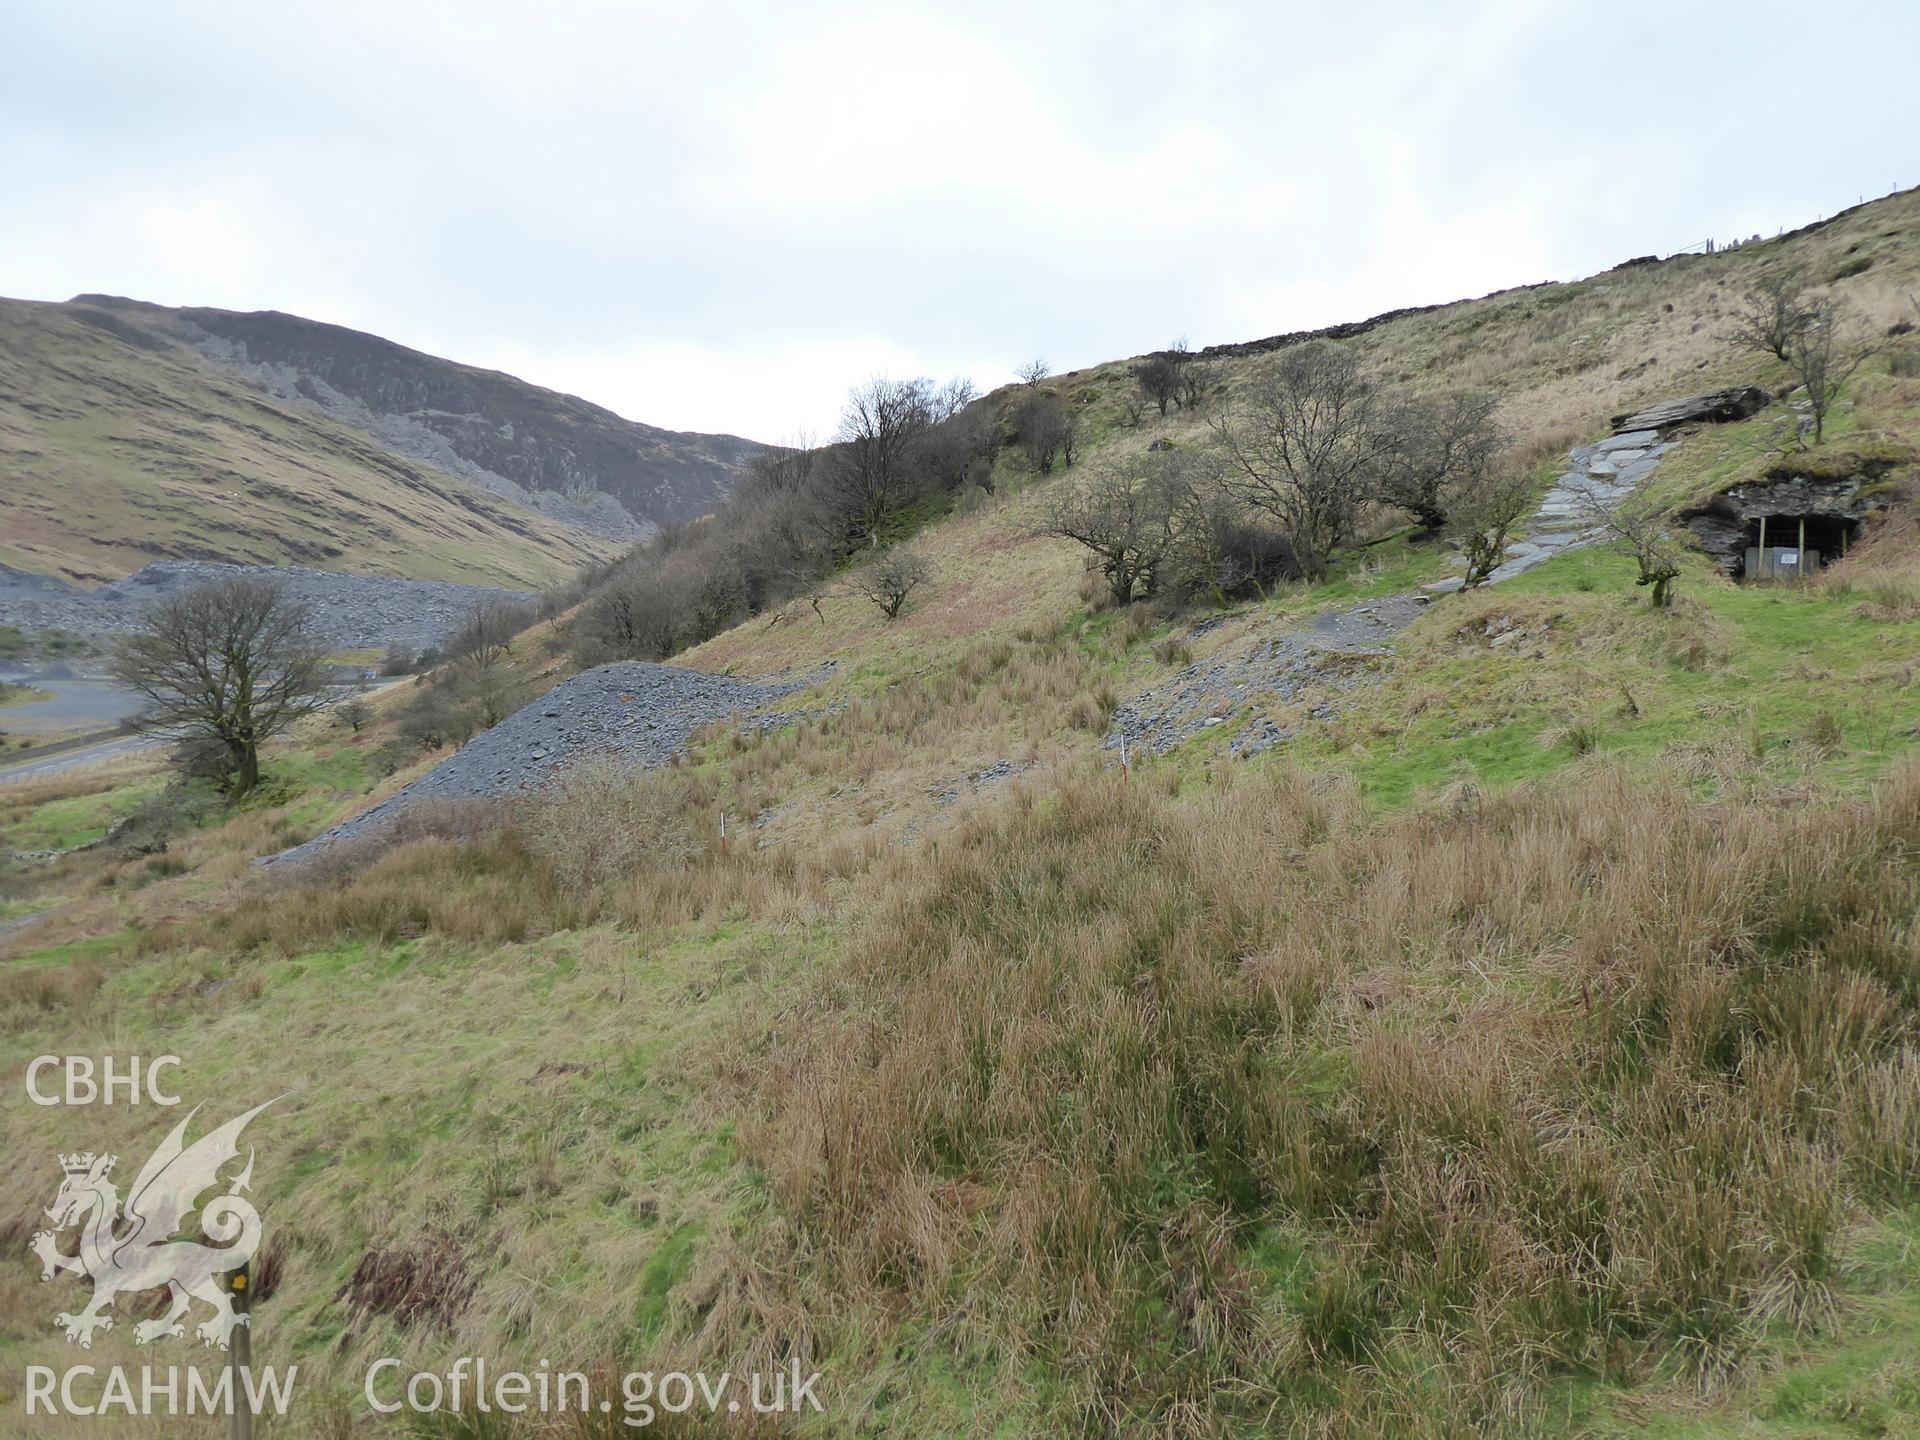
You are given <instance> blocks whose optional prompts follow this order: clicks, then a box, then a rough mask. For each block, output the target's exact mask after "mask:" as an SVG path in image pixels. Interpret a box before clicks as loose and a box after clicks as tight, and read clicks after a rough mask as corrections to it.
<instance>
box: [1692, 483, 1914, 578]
mask: <svg viewBox="0 0 1920 1440" xmlns="http://www.w3.org/2000/svg"><path fill="white" fill-rule="evenodd" d="M1886 504H1887V492H1886V491H1885V490H1884V489H1883V488H1881V487H1880V486H1879V485H1877V484H1876V483H1875V482H1874V480H1873V477H1871V476H1870V475H1865V474H1861V475H1852V476H1848V477H1845V478H1838V479H1836V478H1832V477H1826V476H1817V475H1795V474H1792V473H1786V474H1777V475H1772V476H1769V477H1768V478H1766V479H1763V480H1756V481H1754V482H1752V483H1750V484H1746V485H1735V486H1732V487H1730V488H1729V489H1726V490H1723V491H1721V492H1720V493H1719V494H1718V495H1715V496H1714V497H1713V498H1712V499H1711V500H1709V501H1707V502H1706V503H1705V504H1704V505H1699V506H1696V507H1694V508H1693V509H1690V510H1686V511H1683V512H1681V515H1680V519H1681V521H1682V522H1683V523H1684V524H1685V525H1686V527H1687V529H1688V530H1690V531H1691V532H1692V533H1693V536H1694V538H1695V539H1696V540H1698V541H1699V542H1700V548H1701V549H1702V550H1705V551H1706V552H1707V553H1708V554H1709V555H1711V556H1712V557H1713V559H1714V563H1715V564H1717V565H1718V566H1719V567H1720V568H1721V569H1722V570H1724V571H1726V572H1727V574H1729V575H1739V574H1741V573H1742V572H1743V570H1744V568H1745V565H1746V555H1747V547H1748V546H1749V545H1750V544H1753V543H1754V540H1753V535H1754V529H1755V526H1756V523H1757V522H1758V521H1759V519H1760V517H1761V516H1763V515H1771V516H1805V517H1807V518H1809V519H1812V518H1816V517H1818V518H1822V519H1829V520H1838V521H1841V522H1843V523H1844V524H1845V525H1846V526H1847V527H1848V531H1849V533H1851V532H1852V531H1854V530H1857V528H1858V526H1859V524H1860V522H1862V521H1863V520H1865V519H1866V517H1867V516H1868V515H1870V514H1872V513H1873V512H1874V511H1875V510H1883V509H1885V508H1886ZM1776 539H1777V541H1778V542H1779V543H1783V544H1790V543H1792V540H1791V533H1790V532H1789V533H1788V534H1784V535H1780V536H1777V537H1776ZM1770 543H1772V542H1770Z"/></svg>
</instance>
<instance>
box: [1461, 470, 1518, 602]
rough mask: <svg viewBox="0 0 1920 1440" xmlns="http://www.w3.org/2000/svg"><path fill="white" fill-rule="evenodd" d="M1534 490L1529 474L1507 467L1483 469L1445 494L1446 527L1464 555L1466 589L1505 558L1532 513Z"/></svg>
mask: <svg viewBox="0 0 1920 1440" xmlns="http://www.w3.org/2000/svg"><path fill="white" fill-rule="evenodd" d="M1536 488H1537V487H1536V486H1535V484H1534V481H1533V477H1532V475H1531V474H1529V473H1528V472H1527V471H1525V470H1522V469H1519V468H1518V467H1516V466H1512V465H1508V466H1498V467H1493V468H1489V469H1486V470H1484V471H1482V472H1481V473H1480V474H1478V475H1476V476H1474V477H1473V478H1471V479H1469V480H1466V481H1463V482H1461V483H1460V484H1458V485H1457V486H1455V487H1453V489H1452V490H1451V491H1450V492H1449V494H1448V498H1447V512H1448V525H1449V528H1450V529H1451V531H1452V533H1453V537H1454V539H1455V541H1456V542H1458V544H1459V546H1460V549H1461V551H1462V552H1463V553H1464V554H1465V555H1466V558H1467V573H1466V581H1467V585H1468V587H1469V588H1471V587H1473V586H1475V585H1478V584H1479V583H1480V582H1481V581H1483V580H1485V579H1486V578H1487V576H1488V575H1490V574H1492V573H1493V571H1494V570H1495V569H1497V568H1498V567H1499V565H1500V563H1501V562H1502V561H1503V560H1504V559H1505V558H1506V553H1507V546H1508V544H1509V543H1510V542H1511V541H1512V539H1513V535H1514V531H1515V530H1516V528H1517V527H1518V526H1519V524H1520V522H1521V521H1522V520H1524V519H1525V518H1526V517H1527V516H1528V515H1529V514H1531V513H1532V511H1533V495H1534V491H1535V489H1536Z"/></svg>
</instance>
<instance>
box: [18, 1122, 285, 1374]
mask: <svg viewBox="0 0 1920 1440" xmlns="http://www.w3.org/2000/svg"><path fill="white" fill-rule="evenodd" d="M275 1098H276V1099H277V1098H280V1097H275ZM273 1103H274V1102H273V1101H272V1100H269V1101H267V1104H266V1105H256V1106H255V1107H254V1108H253V1109H251V1110H249V1111H247V1113H246V1114H244V1115H242V1116H240V1117H239V1118H238V1119H236V1120H229V1121H228V1122H227V1123H226V1124H225V1125H222V1126H221V1127H220V1128H219V1129H218V1130H214V1131H210V1132H209V1133H207V1134H206V1135H203V1136H201V1137H200V1138H199V1139H198V1140H196V1141H194V1142H193V1144H191V1145H187V1144H185V1143H183V1142H184V1140H185V1137H186V1133H187V1125H188V1123H189V1122H190V1121H191V1120H192V1119H193V1117H194V1116H195V1115H198V1114H199V1113H200V1107H199V1106H197V1105H196V1106H195V1107H194V1108H193V1110H192V1111H191V1112H190V1113H189V1114H188V1115H187V1118H186V1119H185V1120H182V1121H181V1122H180V1123H179V1124H178V1125H176V1126H174V1128H173V1133H172V1134H171V1135H169V1136H167V1138H166V1139H165V1140H163V1141H161V1142H160V1148H159V1149H158V1150H155V1151H154V1152H153V1156H152V1158H151V1159H149V1160H148V1161H147V1163H146V1164H145V1165H144V1166H142V1167H141V1170H140V1174H139V1177H138V1178H137V1179H135V1180H134V1182H133V1188H132V1190H130V1191H129V1192H128V1194H127V1201H126V1205H125V1206H124V1207H122V1205H121V1203H120V1192H119V1190H118V1189H117V1188H116V1187H115V1186H114V1184H113V1182H112V1181H110V1180H109V1179H108V1178H107V1176H108V1175H109V1173H111V1171H112V1170H113V1166H114V1162H115V1160H117V1159H118V1158H119V1157H117V1156H114V1155H95V1154H94V1153H93V1152H92V1151H90V1150H89V1151H88V1152H87V1153H85V1154H84V1155H62V1156H61V1157H60V1168H61V1169H62V1170H64V1171H65V1172H66V1177H67V1178H66V1179H65V1180H63V1181H62V1182H61V1184H60V1191H59V1193H58V1194H57V1195H55V1196H54V1197H53V1204H52V1205H50V1206H49V1207H47V1211H46V1215H47V1218H48V1219H49V1220H51V1221H53V1224H54V1228H53V1229H52V1230H42V1231H39V1232H38V1233H37V1234H35V1235H34V1237H33V1239H32V1240H31V1241H29V1242H28V1248H29V1249H31V1250H32V1251H33V1252H34V1253H35V1254H36V1255H38V1256H39V1257H40V1264H41V1267H42V1268H41V1272H40V1278H41V1279H42V1280H51V1279H53V1277H54V1276H55V1275H56V1274H58V1273H60V1272H61V1271H63V1270H71V1271H74V1272H76V1273H78V1274H80V1275H82V1276H85V1277H88V1278H90V1279H91V1280H92V1281H93V1300H92V1302H91V1303H90V1304H88V1306H87V1307H86V1308H85V1309H84V1310H82V1311H81V1312H80V1313H79V1314H77V1315H69V1314H66V1313H64V1312H63V1313H61V1314H60V1315H58V1316H56V1317H55V1323H56V1324H57V1325H59V1326H60V1328H61V1329H63V1330H64V1331H66V1334H67V1340H68V1341H69V1342H73V1341H76V1340H77V1341H79V1343H80V1345H81V1347H82V1348H83V1349H88V1350H91V1349H92V1348H93V1332H94V1331H96V1330H111V1329H112V1328H113V1316H112V1315H111V1314H109V1313H108V1312H109V1311H110V1310H111V1309H112V1307H113V1302H114V1298H115V1297H116V1296H118V1295H124V1294H135V1293H138V1292H139V1291H142V1290H158V1289H159V1288H160V1287H162V1286H165V1287H166V1289H167V1291H168V1293H169V1294H170V1296H171V1298H172V1301H173V1307H172V1309H170V1310H169V1311H168V1312H167V1313H166V1315H165V1316H164V1317H163V1318H161V1319H159V1320H144V1321H142V1322H141V1323H140V1324H138V1325H136V1326H134V1329H133V1338H134V1339H135V1340H136V1341H138V1342H139V1343H140V1344H142V1345H146V1344H149V1343H151V1342H152V1341H155V1340H158V1339H159V1338H160V1337H161V1336H162V1335H172V1336H176V1337H178V1336H184V1335H185V1333H186V1330H185V1327H184V1326H182V1325H181V1324H180V1318H181V1317H182V1316H183V1315H185V1314H186V1313H187V1308H188V1306H189V1305H190V1303H191V1301H192V1299H194V1298H198V1299H201V1300H204V1301H206V1302H207V1303H208V1304H209V1305H211V1306H213V1308H214V1314H213V1317H212V1318H211V1319H209V1320H208V1321H207V1322H206V1323H205V1324H203V1325H200V1326H198V1327H197V1331H196V1333H198V1334H199V1336H200V1338H201V1339H202V1340H204V1341H206V1343H207V1344H209V1345H218V1346H219V1347H220V1348H221V1349H222V1350H224V1349H226V1348H227V1344H228V1341H229V1340H230V1339H231V1338H232V1335H233V1327H234V1326H235V1325H245V1324H246V1323H247V1316H246V1315H244V1314H239V1313H236V1312H235V1310H234V1308H233V1299H232V1297H231V1296H230V1295H229V1294H228V1293H227V1290H226V1287H224V1286H223V1285H222V1284H221V1283H220V1276H221V1275H222V1274H223V1273H224V1272H227V1271H231V1270H237V1269H238V1268H239V1267H240V1266H241V1265H242V1264H244V1263H245V1262H247V1261H248V1260H251V1259H252V1258H253V1255H254V1252H255V1251H256V1250H257V1249H259V1247H260V1215H259V1212H258V1211H256V1210H255V1209H254V1208H253V1206H252V1204H251V1203H249V1202H248V1201H246V1200H244V1199H242V1198H241V1196H240V1192H241V1191H242V1190H245V1189H248V1188H250V1182H251V1181H252V1178H253V1151H252V1150H251V1148H249V1150H248V1151H247V1164H246V1168H245V1169H244V1170H242V1171H241V1172H240V1173H239V1174H238V1175H236V1176H234V1177H233V1180H232V1183H231V1184H230V1185H229V1187H228V1189H227V1192H226V1193H225V1194H224V1195H216V1196H214V1197H213V1198H212V1199H211V1200H209V1201H208V1202H207V1203H206V1205H205V1207H204V1208H201V1209H200V1229H201V1230H202V1231H203V1232H204V1233H205V1234H206V1236H207V1238H208V1239H210V1240H212V1241H214V1242H216V1243H215V1245H202V1244H200V1243H198V1242H197V1241H193V1240H176V1239H174V1238H173V1237H174V1235H175V1233H176V1232H177V1231H179V1229H180V1228H181V1222H182V1221H184V1220H185V1219H186V1218H187V1216H188V1215H189V1214H190V1213H191V1212H192V1211H193V1210H194V1209H196V1208H198V1202H199V1199H200V1196H201V1194H202V1193H204V1192H205V1191H206V1190H208V1189H210V1188H211V1187H212V1186H214V1185H216V1184H218V1183H219V1180H220V1169H221V1167H222V1166H224V1165H226V1164H227V1163H228V1162H229V1161H231V1160H236V1159H238V1158H239V1156H240V1150H239V1145H238V1141H239V1138H240V1132H241V1131H242V1130H244V1129H245V1128H246V1126H247V1122H248V1121H249V1120H251V1119H253V1117H254V1116H256V1115H258V1114H259V1113H260V1112H261V1111H262V1110H264V1109H266V1108H267V1105H271V1104H273ZM70 1225H79V1226H81V1227H82V1228H81V1232H80V1253H79V1254H78V1255H62V1254H61V1253H60V1252H59V1250H58V1248H57V1246H56V1239H55V1237H56V1235H57V1233H58V1232H59V1231H61V1230H65V1229H66V1228H67V1227H68V1226H70Z"/></svg>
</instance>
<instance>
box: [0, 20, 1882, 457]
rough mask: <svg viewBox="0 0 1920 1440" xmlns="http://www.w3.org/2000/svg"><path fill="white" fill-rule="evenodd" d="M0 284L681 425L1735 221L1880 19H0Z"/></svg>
mask: <svg viewBox="0 0 1920 1440" xmlns="http://www.w3.org/2000/svg"><path fill="white" fill-rule="evenodd" d="M0 54H4V55H5V56H7V57H8V64H7V67H6V68H7V83H6V84H5V86H4V87H0V294H8V295H14V296H22V297H27V298H33V299H65V298H67V297H68V296H71V295H73V294H76V293H79V292H82V291H107V292H111V293H116V294H123V295H131V296H135V297H137V298H140V299H145V300H155V301H160V302H163V303H167V304H176V305H220V306H228V307H232V308H236V309H279V310H287V311H292V312H295V313H298V314H302V315H308V316H312V317H315V318H317V319H322V320H330V321H335V322H338V323H340V324H344V325H351V326H355V327H357V328H360V329H365V330H371V331H374V332H376V333H378V334H381V335H385V336H388V337H390V338H392V339H395V340H399V341H401V342H403V343H405V344H409V345H414V346H417V347H419V348H421V349H425V350H429V351H433V352H435V353H438V354H444V355H448V356H452V357H454V358H456V359H460V360H465V361H469V362H473V363H477V364H483V365H492V366H497V367H499V368H501V369H504V370H509V371H511V372H513V373H515V374H518V375H521V376H524V377H525V378H527V379H529V380H533V381H536V382H538V383H540V384H543V385H550V386H553V387H555V388H558V389H563V390H571V391H574V392H575V393H577V394H580V395H583V396H585V397H587V398H588V399H590V400H594V401H597V402H598V403H600V404H603V405H606V406H609V407H611V408H612V409H614V410H617V411H619V412H620V413H621V414H623V415H627V416H629V417H631V418H633V419H636V420H644V421H647V422H649V423H652V424H658V425H667V426H671V427H674V428H676V429H699V430H725V431H732V432H735V433H739V434H745V435H750V436H753V437H754V438H757V439H764V440H781V439H787V438H790V437H792V436H794V435H795V434H796V433H797V432H800V431H802V430H805V431H810V432H812V433H814V434H822V433H824V432H827V431H829V430H830V429H831V428H832V425H833V421H834V416H835V414H836V412H837V410H838V407H839V402H840V400H841V398H842V397H843V396H844V394H845V391H846V389H847V387H848V386H849V385H850V384H852V383H853V382H855V381H857V380H859V379H861V378H863V377H866V376H870V375H873V374H877V373H883V372H884V373H888V374H892V375H896V376H905V375H911V374H921V373H926V374H933V375H937V376H943V377H944V376H947V375H950V374H955V373H962V374H969V375H971V376H973V377H974V378H975V379H976V380H977V381H979V382H980V383H982V384H983V385H991V384H995V383H999V382H1000V381H1002V380H1005V379H1007V378H1009V377H1010V376H1011V373H1012V370H1013V368H1014V367H1015V366H1016V365H1018V364H1019V363H1021V362H1022V361H1023V360H1026V359H1029V358H1032V357H1034V356H1041V357H1044V358H1045V359H1046V360H1048V361H1049V362H1051V363H1052V364H1053V366H1054V368H1055V369H1067V368H1071V367H1074V366H1078V365H1085V364H1090V363H1092V362H1095V361H1099V360H1104V359H1110V358H1113V357H1116V356H1121V355H1129V354H1135V353H1138V352H1140V351H1143V350H1147V349H1151V348H1155V347H1157V346H1159V345H1162V344H1165V343H1166V342H1167V341H1169V340H1170V339H1172V338H1173V337H1175V336H1177V335H1182V334H1184V335H1188V336H1190V337H1191V338H1192V339H1193V341H1194V343H1196V344H1205V343H1210V342H1215V341H1225V340H1244V339H1251V338H1254V337H1257V336H1261V335H1268V334H1272V333H1275V332H1277V331H1282V330H1293V329H1299V328H1303V327H1308V326H1314V325H1321V324H1327V323H1331V322H1334V321H1338V320H1347V319H1356V318H1360V317H1363V316H1365V315H1369V314H1372V313H1375V312H1377V311H1380V310H1384V309H1388V308H1391V307H1394V306H1399V305H1407V304H1416V303H1422V302H1428V301H1437V300H1448V299H1454V298H1458V297H1461V296H1465V295H1473V294H1480V293H1482V292H1485V291H1487V290H1490V289H1497V288H1501V287H1503V286H1507V285H1513V284H1519V283H1524V282H1527V281H1532V280H1541V279H1560V278H1570V277H1574V276H1578V275H1583V274H1588V273H1591V272H1593V271H1595V270H1598V269H1603V268H1605V267H1606V266H1608V265H1610V264H1613V263H1615V262H1617V261H1619V260H1622V259H1625V258H1627V257H1629V256H1633V255H1641V254H1646V253H1650V252H1661V253H1665V252H1669V251H1672V250H1676V249H1680V248H1682V247H1685V246H1687V245H1690V244H1692V243H1694V242H1696V241H1699V240H1702V239H1704V238H1706V237H1707V236H1709V235H1712V236H1715V237H1718V238H1721V239H1725V238H1728V237H1731V236H1735V235H1743V234H1751V233H1754V232H1756V231H1764V232H1766V233H1769V234H1770V233H1772V232H1773V231H1775V230H1777V229H1779V228H1780V227H1782V226H1788V227H1791V226H1794V225H1798V224H1801V223H1804V222H1806V221H1809V220H1812V219H1814V218H1815V217H1817V216H1820V215H1823V214H1831V213H1832V212H1833V211H1834V210H1836V209H1838V208H1841V207H1843V206H1846V205H1850V204H1853V203H1854V202H1855V201H1856V200H1858V199H1859V198H1861V197H1862V196H1874V195H1879V194H1884V193H1885V192H1887V191H1888V190H1890V189H1892V188H1894V187H1896V186H1906V185H1913V184H1915V183H1917V182H1920V77H1917V72H1916V65H1917V64H1920V59H1917V57H1920V4H1916V3H1914V0H1878V3H1875V0H1864V3H1850V4H1848V5H1845V6H1833V7H1809V6H1807V5H1806V4H1804V3H1801V4H1794V5H1787V4H1776V3H1770V0H1742V3H1739V4H1724V3H1716V4H1711V5H1709V4H1695V3H1690V0H1662V3H1648V4H1614V5H1609V4H1603V3H1598V0H1584V3H1574V0H1566V3H1555V0H1486V3H1453V4H1448V3H1441V0H1433V3H1410V4H1369V3H1364V0H1360V3H1344V4H1325V3H1316V4H1299V3H1267V4H1260V3H1245V4H1218V5H1207V4H1194V3H1190V0H1167V3H1162V4H1133V3H1128V0H1099V3H1087V4H1078V3H1060V4H1049V3H1045V0H1028V3H1020V4H1008V5H996V4H964V3H958V0H954V3H949V4H946V5H942V6H916V5H908V4H846V5H828V4H807V3H802V0H786V3H769V4H732V5H728V4H692V5H688V4H684V3H682V4H675V5H671V6H669V5H656V4H645V3H605V4H588V3H574V0H543V3H540V4H533V5H529V4H525V3H517V4H513V5H505V4H495V3H491V0H461V3H458V4H425V3H408V0H379V3H366V4H363V3H358V0H325V3H313V4H293V5H285V4H280V5H274V4H260V3H252V0H249V3H246V4H216V3H205V0H203V3H168V0H132V3H110V0H86V3H69V0H7V3H5V4H4V6H0Z"/></svg>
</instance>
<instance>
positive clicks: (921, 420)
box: [818, 378, 934, 545]
mask: <svg viewBox="0 0 1920 1440" xmlns="http://www.w3.org/2000/svg"><path fill="white" fill-rule="evenodd" d="M933 405H934V390H933V386H932V385H931V383H930V382H928V381H926V380H888V379H884V378H880V379H875V380H870V381H868V382H867V383H866V384H865V385H862V386H860V387H859V388H858V389H856V390H855V391H854V392H853V393H852V394H851V395H849V396H848V397H847V408H846V411H845V413H844V414H843V415H842V416H841V419H840V432H839V443H838V444H837V445H835V446H834V447H833V449H831V450H830V451H828V452H827V456H826V463H825V464H824V465H823V466H822V467H821V471H822V473H821V476H820V481H819V486H818V489H819V493H820V494H821V496H822V498H823V500H824V501H825V502H826V504H827V507H828V511H829V513H830V515H831V516H832V517H833V521H834V523H835V525H836V526H837V528H838V530H839V532H840V534H841V536H842V537H843V539H844V540H846V541H851V542H854V543H856V544H867V545H877V544H878V543H879V540H880V533H881V531H882V530H884V529H885V528H886V525H887V522H888V521H889V520H891V519H892V518H893V517H894V515H895V514H896V513H898V512H899V511H900V510H901V509H902V508H903V507H904V506H905V505H906V504H907V502H908V501H909V500H910V499H912V497H913V494H914V491H915V488H916V485H917V482H918V480H919V474H920V472H919V469H918V467H917V466H916V465H915V463H914V462H915V459H916V457H917V454H918V451H919V448H920V444H921V441H922V440H923V439H924V438H925V436H926V434H927V431H928V428H929V427H930V426H931V424H932V423H933V415H934V410H933Z"/></svg>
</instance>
